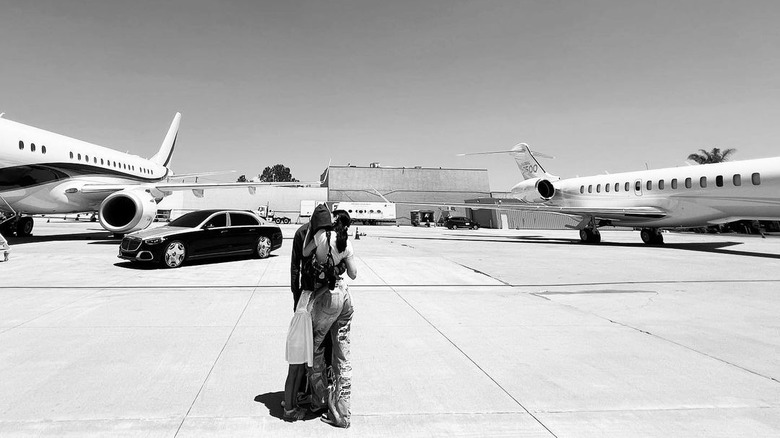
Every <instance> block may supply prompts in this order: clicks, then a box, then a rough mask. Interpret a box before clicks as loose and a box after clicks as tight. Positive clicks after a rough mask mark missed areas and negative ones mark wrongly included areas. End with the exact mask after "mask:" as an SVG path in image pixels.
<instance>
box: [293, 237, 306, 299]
mask: <svg viewBox="0 0 780 438" xmlns="http://www.w3.org/2000/svg"><path fill="white" fill-rule="evenodd" d="M303 238H304V234H303V233H295V236H294V237H293V247H292V257H291V258H290V290H291V291H292V293H293V296H294V297H297V296H298V295H299V294H300V293H301V259H302V258H303V255H302V254H301V251H302V250H303ZM296 301H297V300H296Z"/></svg>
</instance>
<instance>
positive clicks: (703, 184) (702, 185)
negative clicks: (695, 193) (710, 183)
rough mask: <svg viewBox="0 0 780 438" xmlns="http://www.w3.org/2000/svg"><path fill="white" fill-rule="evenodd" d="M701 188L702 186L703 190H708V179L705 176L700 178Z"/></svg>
mask: <svg viewBox="0 0 780 438" xmlns="http://www.w3.org/2000/svg"><path fill="white" fill-rule="evenodd" d="M699 186H701V188H703V189H704V188H707V177H706V176H703V177H701V178H699Z"/></svg>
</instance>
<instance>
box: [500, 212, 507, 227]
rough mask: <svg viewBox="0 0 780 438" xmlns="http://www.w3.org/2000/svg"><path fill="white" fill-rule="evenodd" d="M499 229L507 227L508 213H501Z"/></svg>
mask: <svg viewBox="0 0 780 438" xmlns="http://www.w3.org/2000/svg"><path fill="white" fill-rule="evenodd" d="M501 229H502V230H508V229H509V215H507V214H505V213H501Z"/></svg>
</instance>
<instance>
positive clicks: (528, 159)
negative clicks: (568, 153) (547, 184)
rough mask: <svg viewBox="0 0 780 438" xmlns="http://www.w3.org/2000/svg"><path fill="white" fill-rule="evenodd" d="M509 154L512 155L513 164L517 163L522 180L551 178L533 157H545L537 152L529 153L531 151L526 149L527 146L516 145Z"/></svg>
mask: <svg viewBox="0 0 780 438" xmlns="http://www.w3.org/2000/svg"><path fill="white" fill-rule="evenodd" d="M510 154H512V157H513V158H514V159H515V163H517V167H518V168H519V169H520V173H521V174H522V175H523V179H524V180H526V179H532V178H541V177H547V178H549V177H553V175H550V174H548V173H547V172H546V171H545V170H544V168H543V167H542V165H541V164H539V161H537V160H536V157H535V155H538V156H540V157H541V156H547V155H544V154H540V153H538V152H531V149H529V148H528V145H527V144H525V143H520V144H518V145H517V146H515V147H513V148H512V151H511V152H510Z"/></svg>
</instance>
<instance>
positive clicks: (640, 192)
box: [634, 179, 642, 196]
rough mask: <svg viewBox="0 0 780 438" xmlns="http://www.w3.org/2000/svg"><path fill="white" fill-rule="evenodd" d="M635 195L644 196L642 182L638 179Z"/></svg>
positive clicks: (635, 185) (635, 183) (635, 184)
mask: <svg viewBox="0 0 780 438" xmlns="http://www.w3.org/2000/svg"><path fill="white" fill-rule="evenodd" d="M634 194H635V195H637V196H642V180H641V179H638V180H636V181H635V182H634Z"/></svg>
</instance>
